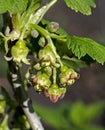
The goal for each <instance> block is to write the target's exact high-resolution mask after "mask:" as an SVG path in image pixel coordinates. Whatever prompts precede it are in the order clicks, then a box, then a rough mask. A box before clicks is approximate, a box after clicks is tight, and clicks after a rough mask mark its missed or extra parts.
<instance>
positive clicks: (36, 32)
mask: <svg viewBox="0 0 105 130" xmlns="http://www.w3.org/2000/svg"><path fill="white" fill-rule="evenodd" d="M31 36H32V37H33V38H37V37H38V36H39V32H38V31H37V30H35V29H34V30H32V31H31Z"/></svg>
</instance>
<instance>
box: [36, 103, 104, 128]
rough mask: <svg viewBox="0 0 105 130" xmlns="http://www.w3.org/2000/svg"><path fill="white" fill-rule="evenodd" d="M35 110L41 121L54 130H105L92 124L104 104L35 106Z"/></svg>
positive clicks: (100, 112)
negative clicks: (53, 106) (54, 106)
mask: <svg viewBox="0 0 105 130" xmlns="http://www.w3.org/2000/svg"><path fill="white" fill-rule="evenodd" d="M34 108H35V110H36V111H37V112H38V113H39V115H40V117H41V119H42V120H43V121H44V122H45V123H47V124H48V125H50V126H52V127H53V128H54V130H105V128H102V127H101V126H96V125H95V124H93V123H92V122H93V121H95V119H96V118H98V117H99V116H100V115H101V114H102V112H103V110H104V108H105V105H104V103H102V102H98V103H93V104H90V105H85V104H84V103H82V102H76V103H71V104H70V103H64V104H62V105H61V106H59V107H58V108H48V107H44V106H41V105H38V104H37V105H35V104H34ZM46 130H48V129H46Z"/></svg>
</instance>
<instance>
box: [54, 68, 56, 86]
mask: <svg viewBox="0 0 105 130" xmlns="http://www.w3.org/2000/svg"><path fill="white" fill-rule="evenodd" d="M53 84H56V68H55V67H54V68H53Z"/></svg>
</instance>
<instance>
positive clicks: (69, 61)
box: [61, 56, 88, 70]
mask: <svg viewBox="0 0 105 130" xmlns="http://www.w3.org/2000/svg"><path fill="white" fill-rule="evenodd" d="M61 60H62V62H63V64H64V65H66V66H68V67H70V68H73V69H75V70H76V69H80V68H83V67H87V66H88V65H87V64H86V63H85V62H84V61H82V60H80V59H77V58H70V57H68V56H63V57H62V59H61Z"/></svg>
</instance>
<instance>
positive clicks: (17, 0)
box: [0, 0, 28, 14]
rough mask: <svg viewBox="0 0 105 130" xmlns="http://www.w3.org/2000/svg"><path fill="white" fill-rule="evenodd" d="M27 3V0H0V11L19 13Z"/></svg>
mask: <svg viewBox="0 0 105 130" xmlns="http://www.w3.org/2000/svg"><path fill="white" fill-rule="evenodd" d="M27 4H28V0H6V1H4V0H0V13H5V12H7V11H9V12H10V13H12V14H16V13H20V12H22V11H24V10H25V9H26V7H27Z"/></svg>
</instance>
